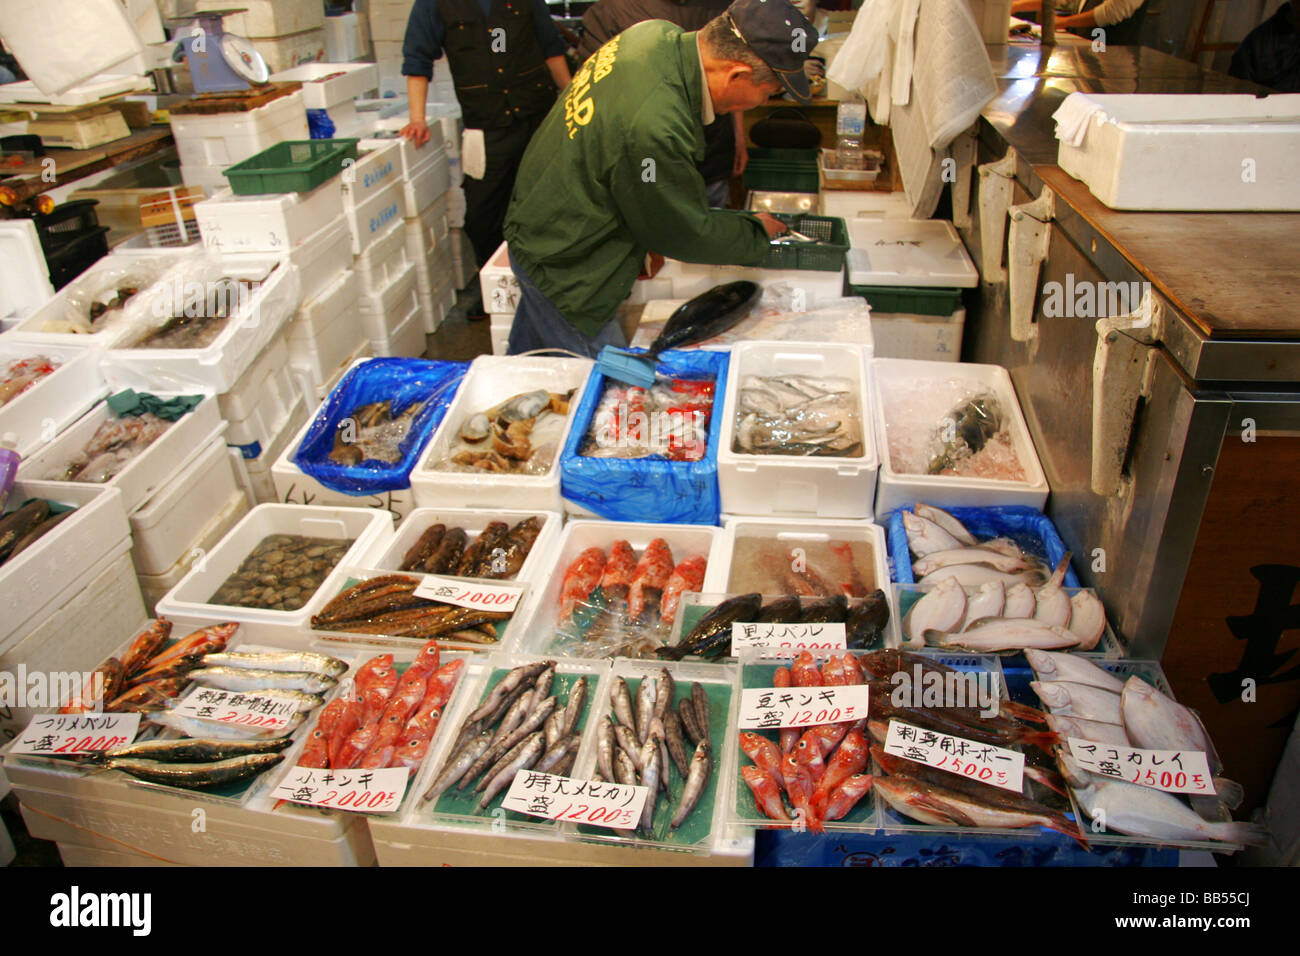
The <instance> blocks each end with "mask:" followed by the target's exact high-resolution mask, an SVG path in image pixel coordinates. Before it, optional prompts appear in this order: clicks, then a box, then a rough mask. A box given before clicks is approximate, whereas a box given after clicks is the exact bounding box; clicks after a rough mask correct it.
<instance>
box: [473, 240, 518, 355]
mask: <svg viewBox="0 0 1300 956" xmlns="http://www.w3.org/2000/svg"><path fill="white" fill-rule="evenodd" d="M478 281H479V291H480V292H481V293H482V295H483V308H484V309H486V310H487V313H488V316H489V319H490V321H489V324H488V331H489V333H490V334H491V336H492V354H493V355H505V354H506V347H507V346H508V345H509V342H510V328H511V326H513V325H514V324H515V309H517V308H518V307H519V295H520V293H519V280H518V279H516V278H515V274H514V272H513V270H511V268H510V256H509V253H508V252H507V250H506V244H505V243H504V242H503V243H501V245H500V246H498V247H497V251H496V252H494V253H492V258H491V259H489V260H488V261H487V262H486V263H485V264H484V266H483V268H482V269H480V270H479V274H478Z"/></svg>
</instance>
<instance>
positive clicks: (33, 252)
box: [0, 219, 54, 330]
mask: <svg viewBox="0 0 1300 956" xmlns="http://www.w3.org/2000/svg"><path fill="white" fill-rule="evenodd" d="M0 258H3V260H4V263H5V280H6V281H5V282H3V283H0V330H3V329H9V328H12V327H13V326H14V325H17V324H18V323H19V322H21V321H22V320H23V319H25V318H27V316H29V315H31V314H32V313H33V312H35V311H36V310H37V309H39V308H40V307H41V306H42V305H44V304H45V303H46V302H48V301H49V300H50V299H51V298H52V297H53V295H54V287H53V286H51V285H50V273H49V268H48V267H47V266H46V264H45V253H44V252H42V250H41V243H40V240H38V239H37V237H36V226H35V224H34V223H33V222H32V221H31V220H30V219H10V220H5V221H0Z"/></svg>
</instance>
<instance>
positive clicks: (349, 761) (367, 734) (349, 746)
mask: <svg viewBox="0 0 1300 956" xmlns="http://www.w3.org/2000/svg"><path fill="white" fill-rule="evenodd" d="M378 736H379V721H375V722H374V723H371V724H362V725H361V726H360V727H358V728H357V729H356V730H355V731H354V732H353V733H352V734H350V735H349V736H348V739H347V740H345V741H343V745H342V747H340V748H339V755H338V760H337V761H335V760H334V759H331V760H330V766H331V767H333V768H334V769H335V770H351V769H352V768H353V767H355V766H356V765H357V764H358V763H359V762H360V761H361V758H362V757H364V756H365V755H366V753H367V752H368V751H369V750H370V748H371V746H372V745H373V744H374V742H375V739H376V738H377V737H378Z"/></svg>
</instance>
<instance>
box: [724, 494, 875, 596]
mask: <svg viewBox="0 0 1300 956" xmlns="http://www.w3.org/2000/svg"><path fill="white" fill-rule="evenodd" d="M737 538H760V539H764V540H776V541H779V542H781V544H782V546H788V547H789V548H790V549H791V550H792V551H793V550H794V549H797V548H802V549H804V550H805V551H806V550H807V547H808V546H809V545H811V544H821V543H826V542H830V541H837V542H838V541H845V542H849V543H851V544H861V545H865V546H866V547H867V548H869V549H870V551H871V558H870V561H871V570H872V572H873V574H872V576H873V579H874V581H867V580H866V579H865V577H864V578H863V580H862V583H863V584H864V585H865V586H866V587H867V590H868V591H871V590H873V589H875V588H880V589H881V590H882V591H884V592H885V594H886V596H888V597H889V599H890V612H891V613H890V617H891V618H893V617H896V616H897V615H896V614H895V613H894V603H893V596H892V595H893V588H891V587H890V586H889V553H888V549H887V548H886V546H885V529H884V528H882V527H881V526H880V525H878V524H873V523H872V522H871V521H867V520H862V521H855V520H847V519H841V520H837V519H833V518H794V517H788V518H781V517H750V516H748V515H731V516H728V517H727V518H726V519H725V521H724V523H723V533H722V536H721V546H720V547H719V549H718V551H719V554H718V558H719V560H718V562H717V564H716V565H715V564H714V563H713V562H709V570H708V572H707V573H706V574H705V576H704V591H705V592H706V593H716V594H742V593H745V592H747V591H753V590H756V588H754V587H750V585H751V584H753V583H754V582H753V580H752V579H746V577H745V570H746V569H745V568H739V569H738V568H737V566H736V563H735V561H734V557H735V553H736V539H737ZM863 570H864V569H863V568H862V567H858V572H859V574H861V573H862V571H863ZM837 583H838V582H837ZM845 583H847V582H845Z"/></svg>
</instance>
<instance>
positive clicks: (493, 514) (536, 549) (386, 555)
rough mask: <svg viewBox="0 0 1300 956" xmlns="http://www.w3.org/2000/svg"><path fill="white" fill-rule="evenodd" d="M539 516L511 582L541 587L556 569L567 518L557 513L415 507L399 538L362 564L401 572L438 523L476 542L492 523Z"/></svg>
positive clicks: (534, 510)
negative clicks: (554, 557) (533, 536)
mask: <svg viewBox="0 0 1300 956" xmlns="http://www.w3.org/2000/svg"><path fill="white" fill-rule="evenodd" d="M532 517H537V518H540V519H541V521H542V530H541V531H539V532H538V533H537V540H536V541H534V542H533V547H532V549H531V550H530V551H529V552H528V557H526V558H524V563H523V565H522V566H520V568H519V573H518V574H517V575H515V577H514V578H512V579H511V580H514V581H526V582H528V583H529V584H531V585H532V586H533V587H540V586H542V584H544V583H545V582H546V580H547V578H548V577H550V575H551V574H553V573H554V571H555V569H554V568H553V567H552V565H551V560H550V559H551V549H552V548H553V547H554V546H555V542H556V541H557V540H558V539H559V537H560V527H561V526H562V525H563V523H564V516H563V515H561V514H560V513H559V512H558V511H544V510H542V509H540V508H537V509H533V510H529V509H527V508H524V509H512V510H506V509H500V508H478V509H476V508H416V509H415V510H414V511H412V512H411V513H410V514H409V515H407V516H406V517H405V518H404V519H402V523H401V525H400V526H399V527H398V529H397V535H396V536H395V537H394V538H393V539H392V540H390V541H388V542H387V543H384V544H380V545H377V546H376V547H375V548H373V549H372V550H371V551H370V553H369V554H367V555H366V557H365V559H364V560H363V562H362V564H363V565H364V566H365V567H367V568H374V569H376V570H380V571H400V570H401V568H402V558H403V557H404V556H405V555H406V552H407V551H409V550H410V549H411V546H412V545H414V544H415V542H416V540H417V539H418V538H419V537H420V535H422V534H424V532H425V531H427V530H428V529H429V528H430V527H432V526H433V525H435V524H444V525H446V526H447V527H448V528H461V529H463V530H464V532H465V534H466V536H467V537H466V540H467V541H468V542H469V543H471V544H472V543H473V541H474V539H475V538H477V537H478V536H479V535H480V534H482V532H483V529H484V528H486V527H487V525H488V523H489V522H491V521H504V522H505V523H506V524H508V525H510V526H511V527H513V526H514V525H516V524H518V523H519V522H520V521H523V520H525V519H527V518H532Z"/></svg>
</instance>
